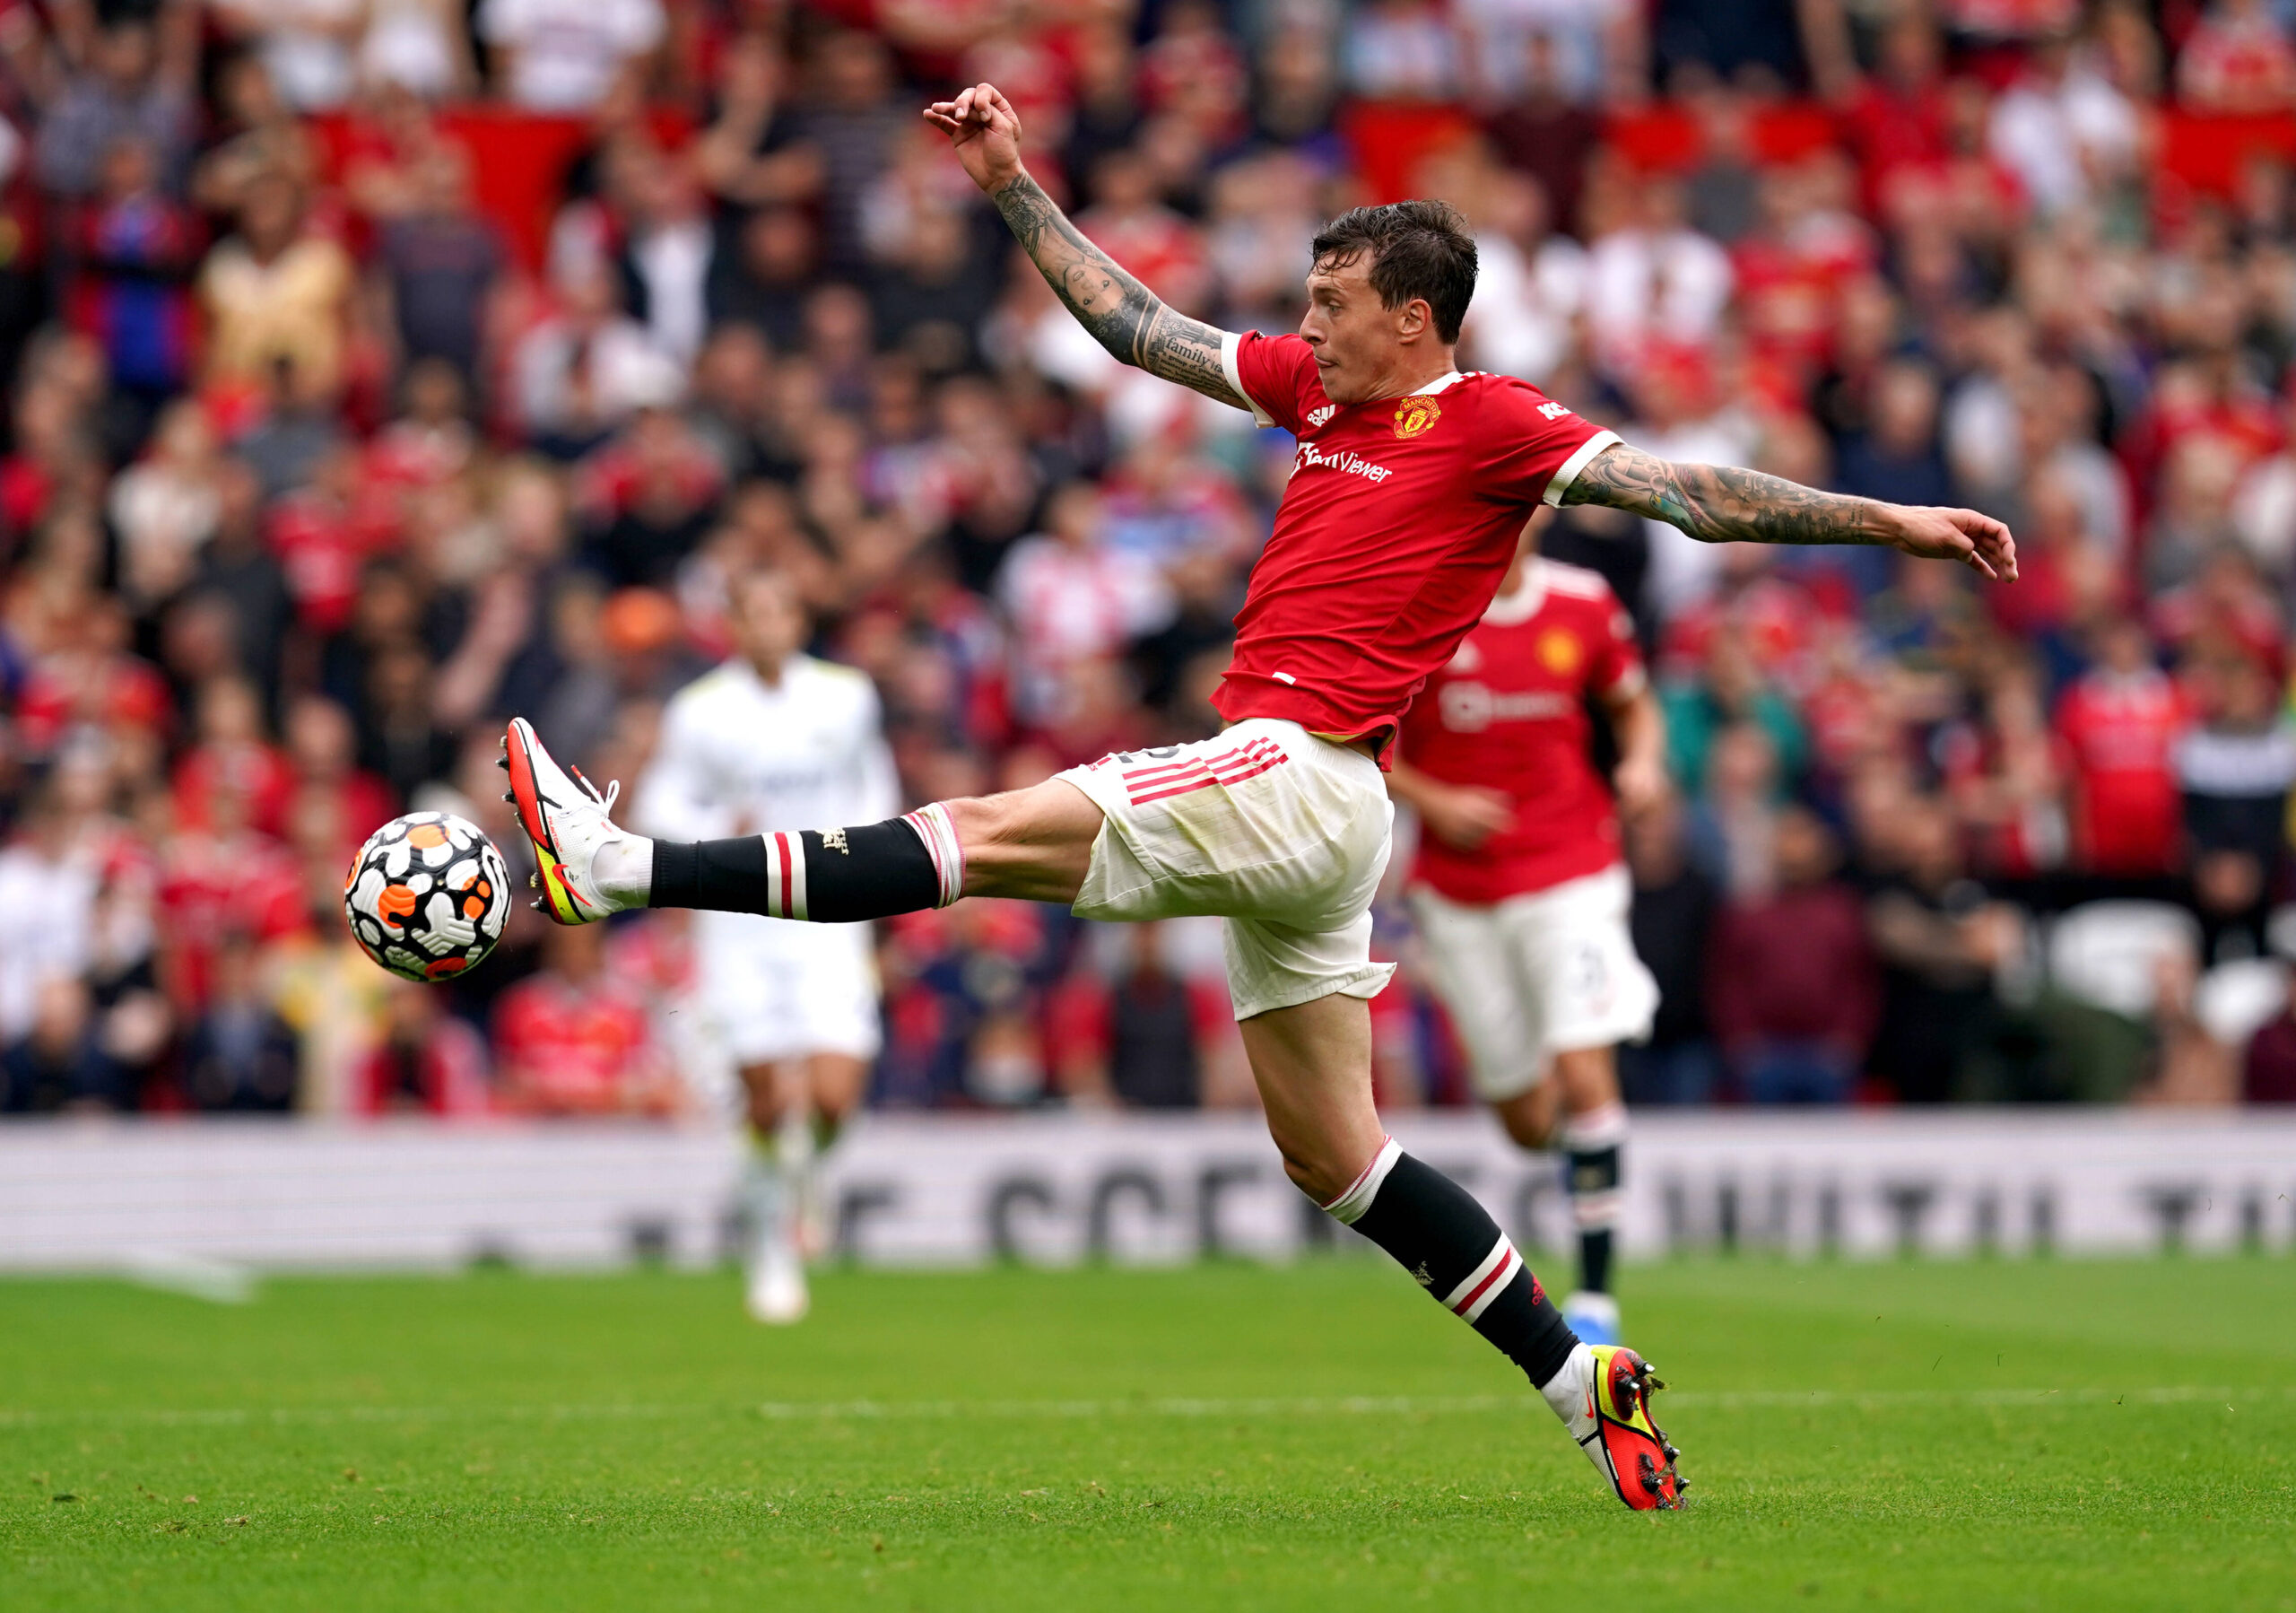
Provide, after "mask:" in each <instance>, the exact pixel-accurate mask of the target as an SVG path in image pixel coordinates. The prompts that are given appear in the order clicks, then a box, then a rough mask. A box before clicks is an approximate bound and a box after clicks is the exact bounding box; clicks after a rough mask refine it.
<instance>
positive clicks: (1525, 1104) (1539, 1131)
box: [1492, 1087, 1555, 1152]
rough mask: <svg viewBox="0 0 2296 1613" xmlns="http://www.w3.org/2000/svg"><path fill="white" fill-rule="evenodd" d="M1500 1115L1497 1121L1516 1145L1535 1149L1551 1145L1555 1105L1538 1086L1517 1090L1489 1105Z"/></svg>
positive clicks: (1553, 1131)
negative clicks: (1511, 1095)
mask: <svg viewBox="0 0 2296 1613" xmlns="http://www.w3.org/2000/svg"><path fill="white" fill-rule="evenodd" d="M1492 1110H1493V1111H1494V1112H1496V1113H1497V1114H1498V1116H1499V1123H1500V1125H1501V1126H1503V1127H1505V1128H1506V1129H1507V1135H1508V1137H1509V1138H1510V1139H1511V1140H1512V1141H1513V1142H1514V1144H1515V1146H1516V1147H1518V1148H1528V1149H1531V1150H1533V1151H1534V1152H1536V1151H1538V1150H1540V1149H1544V1148H1547V1147H1552V1144H1553V1142H1554V1134H1555V1122H1554V1104H1553V1103H1552V1102H1551V1101H1547V1097H1546V1094H1543V1093H1542V1092H1541V1090H1540V1089H1539V1088H1538V1087H1533V1088H1532V1089H1531V1090H1530V1091H1528V1092H1525V1093H1518V1094H1516V1095H1515V1096H1513V1097H1511V1098H1506V1099H1502V1100H1501V1101H1500V1102H1499V1103H1493V1104H1492Z"/></svg>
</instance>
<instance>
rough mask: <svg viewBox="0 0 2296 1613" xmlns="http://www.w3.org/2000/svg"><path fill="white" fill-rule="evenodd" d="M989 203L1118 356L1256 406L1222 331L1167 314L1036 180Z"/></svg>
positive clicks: (1225, 399) (1017, 183) (1228, 400)
mask: <svg viewBox="0 0 2296 1613" xmlns="http://www.w3.org/2000/svg"><path fill="white" fill-rule="evenodd" d="M990 199H991V200H992V201H994V202H995V203H996V211H997V212H999V213H1000V214H1004V215H1005V224H1006V225H1007V227H1009V228H1010V229H1011V230H1012V231H1013V239H1014V240H1018V241H1019V242H1020V243H1021V248H1022V250H1023V251H1025V252H1026V253H1028V255H1029V258H1030V260H1031V262H1033V263H1034V264H1035V265H1036V266H1037V271H1038V273H1039V274H1041V275H1043V276H1044V277H1045V282H1046V283H1047V284H1048V285H1050V286H1051V287H1052V289H1053V293H1054V294H1055V295H1056V296H1057V297H1058V298H1059V299H1060V300H1061V301H1063V302H1064V303H1065V304H1067V306H1068V311H1069V312H1071V313H1073V314H1074V315H1075V316H1076V318H1077V322H1078V323H1080V324H1081V325H1083V327H1084V328H1085V329H1086V330H1088V331H1090V332H1091V334H1092V339H1093V340H1094V341H1096V342H1098V343H1099V344H1100V345H1101V346H1103V347H1105V348H1107V349H1108V350H1109V353H1110V355H1111V356H1113V357H1114V358H1116V359H1117V360H1118V362H1122V363H1126V364H1136V365H1138V366H1139V367H1140V368H1141V369H1143V370H1145V371H1148V373H1149V374H1151V375H1156V376H1161V377H1162V378H1163V379H1166V380H1170V381H1178V383H1179V384H1180V385H1181V386H1183V387H1192V388H1195V389H1196V391H1198V392H1201V393H1203V394H1204V395H1205V397H1214V398H1217V399H1219V400H1220V401H1221V402H1222V403H1224V404H1230V405H1234V406H1235V407H1237V408H1239V409H1243V408H1248V407H1250V406H1251V405H1248V403H1246V402H1245V401H1244V400H1243V398H1241V397H1239V396H1237V393H1236V389H1235V388H1233V387H1231V386H1230V385H1229V384H1228V378H1227V373H1226V371H1224V370H1222V367H1221V363H1220V343H1221V332H1220V331H1218V330H1217V329H1215V328H1213V327H1212V326H1209V325H1206V324H1205V323H1204V322H1203V321H1202V320H1200V319H1191V318H1187V316H1186V315H1184V314H1178V313H1175V312H1173V311H1172V310H1170V309H1169V308H1166V307H1165V306H1164V305H1163V303H1162V302H1161V301H1158V299H1157V297H1156V296H1155V294H1154V293H1153V292H1151V291H1149V289H1148V288H1147V287H1146V286H1144V285H1143V284H1141V283H1140V282H1139V281H1137V280H1135V279H1134V278H1133V277H1132V276H1131V275H1128V274H1126V273H1125V271H1124V270H1123V269H1122V268H1121V267H1120V266H1118V264H1117V262H1116V260H1115V259H1113V258H1111V257H1109V255H1108V254H1107V253H1105V252H1103V251H1101V250H1100V248H1098V247H1096V246H1094V245H1093V244H1092V243H1091V241H1089V240H1085V239H1084V237H1083V233H1082V232H1081V231H1078V230H1077V228H1076V226H1075V225H1074V224H1072V223H1070V222H1068V218H1067V215H1066V214H1064V213H1062V212H1061V211H1060V209H1059V208H1057V207H1056V206H1054V205H1053V202H1052V198H1051V197H1050V196H1047V195H1045V193H1044V190H1043V187H1040V186H1039V185H1038V184H1037V182H1036V181H1035V180H1034V179H1030V178H1029V177H1028V176H1027V175H1026V174H1022V176H1021V177H1020V178H1019V179H1014V180H1013V182H1012V183H1011V184H1009V185H1006V186H1005V187H1004V188H1003V189H1001V190H999V191H997V192H996V194H995V195H994V196H992V197H991V198H990Z"/></svg>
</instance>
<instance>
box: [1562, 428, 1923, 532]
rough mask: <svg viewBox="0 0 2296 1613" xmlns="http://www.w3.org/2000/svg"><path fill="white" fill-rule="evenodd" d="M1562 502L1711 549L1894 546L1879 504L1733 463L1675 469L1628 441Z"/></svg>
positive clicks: (1602, 458) (1607, 453)
mask: <svg viewBox="0 0 2296 1613" xmlns="http://www.w3.org/2000/svg"><path fill="white" fill-rule="evenodd" d="M1562 501H1563V502H1564V503H1566V504H1608V505H1611V506H1612V507H1613V508H1615V509H1619V510H1633V511H1634V512H1635V513H1636V514H1638V515H1647V516H1649V517H1650V518H1652V519H1655V520H1661V521H1666V522H1669V523H1671V524H1672V525H1674V526H1676V527H1681V528H1682V529H1683V531H1685V532H1687V533H1689V534H1690V535H1691V536H1692V537H1695V538H1700V539H1702V540H1704V541H1705V542H1707V543H1710V544H1720V543H1752V544H1887V543H1889V542H1890V541H1891V538H1890V536H1889V534H1888V533H1887V532H1886V531H1884V530H1883V524H1882V523H1881V521H1880V520H1879V519H1877V517H1878V516H1879V514H1880V510H1881V506H1879V505H1877V504H1875V503H1874V501H1873V500H1871V499H1853V498H1849V497H1848V496H1846V495H1844V494H1841V493H1820V492H1819V491H1818V490H1817V489H1816V488H1813V487H1805V486H1803V485H1802V484H1799V483H1798V482H1788V481H1787V480H1786V479H1785V478H1784V477H1782V476H1766V475H1762V474H1761V472H1760V471H1755V470H1739V469H1736V468H1735V467H1733V466H1726V465H1675V464H1673V463H1670V462H1669V461H1667V460H1665V459H1661V458H1657V457H1656V456H1655V455H1651V454H1646V453H1644V452H1643V451H1642V450H1641V449H1638V448H1629V447H1628V446H1627V445H1626V444H1624V443H1620V444H1618V445H1617V446H1615V447H1613V448H1608V449H1604V450H1603V451H1602V452H1601V453H1599V454H1597V455H1596V456H1595V458H1593V459H1592V460H1591V461H1590V462H1589V463H1588V464H1587V467H1586V468H1585V469H1584V470H1582V471H1580V472H1579V473H1578V480H1577V481H1575V482H1573V483H1571V484H1570V487H1569V488H1568V489H1566V490H1565V491H1564V493H1563V495H1562Z"/></svg>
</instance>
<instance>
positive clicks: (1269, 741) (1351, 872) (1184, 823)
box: [1059, 718, 1395, 1019]
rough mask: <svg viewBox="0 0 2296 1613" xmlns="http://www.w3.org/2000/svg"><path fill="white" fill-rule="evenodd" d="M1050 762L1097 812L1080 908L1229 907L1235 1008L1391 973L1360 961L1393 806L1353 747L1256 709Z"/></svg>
mask: <svg viewBox="0 0 2296 1613" xmlns="http://www.w3.org/2000/svg"><path fill="white" fill-rule="evenodd" d="M1059 776H1060V777H1061V778H1063V779H1065V780H1067V781H1068V782H1069V783H1071V784H1074V786H1075V787H1076V788H1077V789H1081V790H1083V792H1084V793H1085V794H1086V795H1087V796H1089V797H1091V799H1092V802H1093V804H1094V805H1095V806H1099V807H1100V811H1101V812H1102V813H1104V814H1105V815H1107V821H1106V822H1105V823H1104V824H1101V826H1100V834H1099V836H1098V837H1097V838H1095V839H1094V841H1092V860H1091V867H1090V868H1088V869H1087V870H1086V872H1085V875H1084V887H1083V891H1082V892H1081V893H1080V894H1078V896H1077V898H1076V902H1075V907H1074V911H1075V913H1076V915H1077V917H1079V918H1082V919H1117V920H1141V919H1178V918H1185V917H1188V916H1191V915H1196V914H1204V913H1210V914H1216V915H1218V916H1219V917H1220V918H1222V919H1224V920H1227V925H1226V929H1225V940H1226V951H1227V956H1228V994H1229V997H1230V998H1231V1000H1232V1001H1233V1002H1234V1004H1235V1009H1236V1017H1237V1018H1238V1019H1249V1018H1251V1017H1252V1016H1254V1015H1257V1014H1265V1013H1266V1012H1267V1011H1268V1010H1269V1009H1271V1008H1288V1007H1293V1006H1294V1005H1296V1004H1299V1003H1304V1002H1312V1001H1314V1000H1315V999H1316V998H1319V997H1328V996H1331V995H1332V994H1333V993H1335V992H1344V993H1345V994H1346V995H1347V996H1350V997H1365V998H1368V997H1376V996H1378V993H1379V990H1380V988H1381V987H1383V986H1385V985H1386V984H1387V980H1388V978H1389V977H1390V976H1391V975H1393V974H1394V973H1395V965H1394V964H1392V963H1373V962H1371V897H1372V894H1373V893H1374V892H1376V891H1377V890H1378V888H1379V876H1381V875H1382V874H1384V873H1385V872H1386V871H1387V853H1388V850H1389V846H1390V842H1389V839H1388V830H1389V827H1390V825H1391V824H1392V823H1393V821H1394V817H1395V811H1394V808H1393V807H1391V806H1389V805H1388V803H1387V785H1386V783H1385V781H1384V780H1382V779H1381V778H1380V775H1379V767H1378V763H1375V762H1373V761H1372V760H1371V759H1370V757H1369V756H1366V755H1364V754H1362V753H1361V751H1356V750H1352V749H1350V748H1349V747H1348V746H1346V745H1338V744H1335V743H1334V742H1333V741H1331V740H1328V739H1318V738H1317V737H1315V736H1314V735H1312V734H1310V733H1309V732H1308V730H1307V729H1305V728H1301V727H1300V725H1299V724H1298V723H1296V722H1279V721H1276V720H1274V719H1269V718H1255V719H1252V720H1250V721H1248V722H1239V723H1238V724H1236V725H1235V727H1233V728H1229V729H1227V730H1226V731H1225V732H1223V733H1222V734H1221V735H1220V736H1219V737H1217V738H1213V739H1205V740H1201V741H1199V742H1197V743H1196V744H1194V745H1161V746H1159V747H1158V748H1156V749H1154V750H1149V751H1119V752H1118V753H1117V754H1115V755H1113V756H1103V757H1101V758H1100V760H1099V761H1098V762H1094V763H1091V764H1089V765H1088V766H1084V767H1073V768H1070V769H1069V770H1068V771H1067V772H1064V773H1062V774H1060V775H1059Z"/></svg>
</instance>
